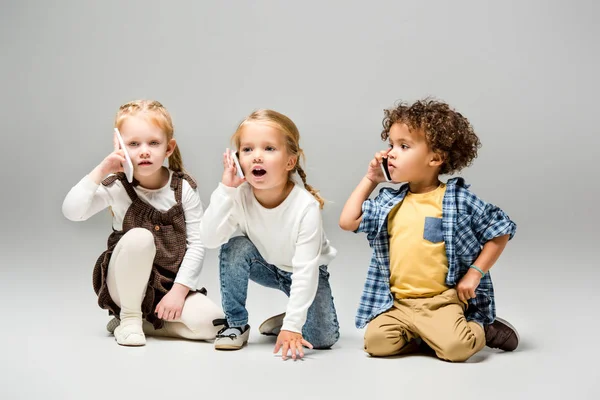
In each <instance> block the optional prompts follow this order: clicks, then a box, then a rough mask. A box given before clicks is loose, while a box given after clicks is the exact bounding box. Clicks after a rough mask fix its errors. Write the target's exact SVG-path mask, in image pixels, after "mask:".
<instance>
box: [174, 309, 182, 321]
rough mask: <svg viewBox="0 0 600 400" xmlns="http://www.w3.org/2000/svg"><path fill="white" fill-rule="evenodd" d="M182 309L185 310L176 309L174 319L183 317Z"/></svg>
mask: <svg viewBox="0 0 600 400" xmlns="http://www.w3.org/2000/svg"><path fill="white" fill-rule="evenodd" d="M182 311H183V310H179V309H178V310H176V311H175V315H174V316H173V319H174V320H179V319H180V318H181V312H182Z"/></svg>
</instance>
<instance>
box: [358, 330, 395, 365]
mask: <svg viewBox="0 0 600 400" xmlns="http://www.w3.org/2000/svg"><path fill="white" fill-rule="evenodd" d="M399 341H400V337H391V336H390V332H385V331H383V330H380V329H376V328H375V327H372V326H371V325H368V326H367V331H366V332H365V340H364V350H365V352H367V353H368V354H369V355H371V356H374V357H386V356H390V355H393V354H395V353H396V352H397V348H398V347H399V346H398V344H399ZM400 347H401V346H400Z"/></svg>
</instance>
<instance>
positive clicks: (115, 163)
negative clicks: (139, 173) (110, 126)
mask: <svg viewBox="0 0 600 400" xmlns="http://www.w3.org/2000/svg"><path fill="white" fill-rule="evenodd" d="M123 164H125V153H124V152H123V150H122V149H121V148H120V146H119V139H117V133H116V132H113V151H112V153H110V154H109V155H108V156H106V158H105V159H104V160H102V162H101V163H100V164H98V166H97V167H96V168H94V170H93V171H92V172H91V173H90V176H91V177H92V179H93V180H94V181H95V182H96V183H97V184H100V181H101V180H102V179H103V178H104V177H105V176H106V175H108V174H114V173H116V172H122V171H123Z"/></svg>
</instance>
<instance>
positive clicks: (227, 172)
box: [221, 149, 246, 188]
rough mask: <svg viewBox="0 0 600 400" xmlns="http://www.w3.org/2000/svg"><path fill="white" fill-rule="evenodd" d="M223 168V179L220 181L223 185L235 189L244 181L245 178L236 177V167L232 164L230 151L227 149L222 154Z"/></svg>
mask: <svg viewBox="0 0 600 400" xmlns="http://www.w3.org/2000/svg"><path fill="white" fill-rule="evenodd" d="M223 167H224V168H223V178H222V179H221V182H222V183H223V185H225V186H229V187H234V188H236V187H238V186H240V185H241V184H242V183H244V182H245V181H246V178H240V177H239V176H237V175H236V172H237V167H236V165H235V163H234V162H233V158H232V156H231V150H229V149H226V150H225V153H223Z"/></svg>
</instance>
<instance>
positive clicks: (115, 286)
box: [106, 228, 225, 340]
mask: <svg viewBox="0 0 600 400" xmlns="http://www.w3.org/2000/svg"><path fill="white" fill-rule="evenodd" d="M155 254H156V247H155V245H154V236H153V235H152V233H151V232H150V231H148V230H146V229H144V228H134V229H131V230H129V231H128V232H127V233H126V234H125V235H123V237H122V238H121V239H120V240H119V243H117V245H116V247H115V249H114V251H113V253H112V256H111V258H110V263H109V264H108V276H107V282H106V284H107V286H108V292H109V293H110V297H111V298H112V299H113V301H114V302H115V303H116V304H117V305H118V306H119V307H121V315H120V319H121V324H127V323H139V321H140V320H141V318H142V311H141V310H142V300H143V298H144V295H145V293H146V287H147V286H148V279H149V278H150V272H151V271H152V264H153V261H154V255H155ZM220 318H225V316H224V314H223V311H222V310H221V308H219V307H218V306H217V305H216V304H215V303H213V302H212V301H211V300H210V299H209V298H208V297H207V296H205V295H203V294H201V293H197V292H195V293H192V294H190V295H188V297H187V298H186V299H185V303H184V305H183V310H182V312H181V317H180V318H179V319H178V320H175V321H172V322H167V321H165V324H164V326H163V328H161V329H154V327H153V326H152V324H150V323H148V322H146V321H144V322H143V329H144V333H145V334H147V335H154V336H168V337H178V338H185V339H195V340H211V339H214V338H215V335H216V334H217V331H218V330H219V329H220V328H221V327H215V326H213V324H212V321H213V320H214V319H220Z"/></svg>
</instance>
